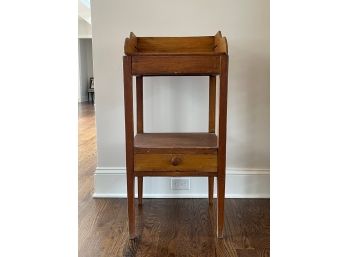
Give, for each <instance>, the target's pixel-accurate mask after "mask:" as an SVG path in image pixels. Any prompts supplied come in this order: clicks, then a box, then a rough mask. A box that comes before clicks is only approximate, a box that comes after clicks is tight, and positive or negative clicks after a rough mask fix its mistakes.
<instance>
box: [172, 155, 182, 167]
mask: <svg viewBox="0 0 348 257" xmlns="http://www.w3.org/2000/svg"><path fill="white" fill-rule="evenodd" d="M170 162H171V163H172V165H174V166H177V165H179V163H180V162H181V159H180V158H179V157H176V156H174V157H173V158H172V159H171V160H170Z"/></svg>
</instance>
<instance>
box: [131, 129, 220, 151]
mask: <svg viewBox="0 0 348 257" xmlns="http://www.w3.org/2000/svg"><path fill="white" fill-rule="evenodd" d="M217 148H218V147H217V136H216V135H215V134H214V133H144V134H137V135H136V136H135V138H134V151H135V152H136V153H186V152H191V153H216V152H217Z"/></svg>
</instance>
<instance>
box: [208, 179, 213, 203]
mask: <svg viewBox="0 0 348 257" xmlns="http://www.w3.org/2000/svg"><path fill="white" fill-rule="evenodd" d="M208 198H209V204H210V205H211V204H213V201H214V176H209V177H208Z"/></svg>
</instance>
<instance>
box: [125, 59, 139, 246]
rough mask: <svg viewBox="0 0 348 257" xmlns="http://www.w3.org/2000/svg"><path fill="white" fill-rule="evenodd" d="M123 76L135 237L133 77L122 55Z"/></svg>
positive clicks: (130, 207)
mask: <svg viewBox="0 0 348 257" xmlns="http://www.w3.org/2000/svg"><path fill="white" fill-rule="evenodd" d="M123 78H124V109H125V113H126V115H125V131H126V168H127V196H128V223H129V237H130V238H131V239H134V238H135V236H136V235H135V210H134V155H133V146H134V131H133V130H134V124H133V79H132V58H131V57H129V56H124V57H123Z"/></svg>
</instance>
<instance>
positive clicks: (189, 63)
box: [124, 32, 228, 238]
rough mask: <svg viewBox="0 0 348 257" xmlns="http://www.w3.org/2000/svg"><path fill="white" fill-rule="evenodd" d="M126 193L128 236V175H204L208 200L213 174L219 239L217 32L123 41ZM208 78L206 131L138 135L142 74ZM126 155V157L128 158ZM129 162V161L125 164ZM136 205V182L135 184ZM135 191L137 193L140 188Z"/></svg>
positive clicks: (222, 102)
mask: <svg viewBox="0 0 348 257" xmlns="http://www.w3.org/2000/svg"><path fill="white" fill-rule="evenodd" d="M124 49H125V54H126V57H125V58H124V76H125V79H124V87H125V116H126V155H127V158H126V163H127V188H128V191H127V194H128V199H129V200H128V210H129V232H130V238H134V237H135V234H134V226H135V220H134V176H138V180H139V181H142V176H162V175H163V176H180V175H183V176H189V175H193V176H208V177H209V178H208V187H209V193H208V194H209V202H210V203H211V202H212V199H213V197H212V190H213V188H214V186H213V182H212V181H214V176H217V195H218V197H217V236H218V237H219V238H222V231H223V225H224V198H225V173H226V122H227V84H228V83H227V78H228V75H227V73H228V50H227V40H226V38H225V37H222V35H221V32H218V33H217V34H216V35H215V36H204V37H136V36H135V35H134V34H133V33H131V34H130V37H129V38H128V39H126V41H125V47H124ZM178 75H179V76H186V75H197V76H202V75H206V76H209V126H208V132H207V133H144V129H143V76H178ZM216 75H219V76H220V95H219V130H218V132H219V138H217V136H216V134H215V109H216ZM132 76H136V77H137V78H136V88H137V97H136V99H137V132H138V133H137V135H136V136H135V138H134V133H133V129H134V128H133V109H132V107H133V102H132V100H133V96H132V89H131V88H132ZM128 155H132V156H131V157H129V156H128ZM130 162H132V163H130ZM138 190H139V203H140V204H141V203H142V182H140V183H139V188H138ZM140 191H141V192H140Z"/></svg>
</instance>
